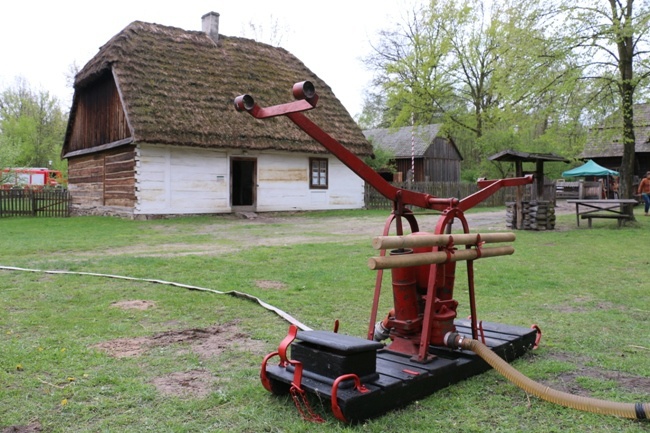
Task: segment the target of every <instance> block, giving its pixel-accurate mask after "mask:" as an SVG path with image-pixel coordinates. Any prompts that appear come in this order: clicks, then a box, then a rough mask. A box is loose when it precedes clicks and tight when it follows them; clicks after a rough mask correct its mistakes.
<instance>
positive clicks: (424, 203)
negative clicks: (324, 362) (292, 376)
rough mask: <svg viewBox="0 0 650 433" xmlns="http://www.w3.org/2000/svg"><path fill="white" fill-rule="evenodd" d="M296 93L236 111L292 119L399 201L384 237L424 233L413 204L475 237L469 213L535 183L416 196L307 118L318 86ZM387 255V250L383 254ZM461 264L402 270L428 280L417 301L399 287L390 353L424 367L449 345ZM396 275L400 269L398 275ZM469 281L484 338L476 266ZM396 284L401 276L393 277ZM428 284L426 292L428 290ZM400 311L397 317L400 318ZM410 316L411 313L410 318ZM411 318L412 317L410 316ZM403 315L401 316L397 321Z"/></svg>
mask: <svg viewBox="0 0 650 433" xmlns="http://www.w3.org/2000/svg"><path fill="white" fill-rule="evenodd" d="M293 94H294V97H296V99H297V100H296V101H294V102H290V103H286V104H281V105H275V106H272V107H266V108H262V107H260V106H258V105H257V104H256V103H255V101H254V100H253V98H252V97H251V96H249V95H242V96H239V97H237V98H236V99H235V101H234V102H235V108H236V109H237V110H238V111H247V112H248V113H249V114H251V115H252V116H253V117H255V118H257V119H266V118H269V117H276V116H286V117H288V118H289V119H290V120H291V121H292V122H293V123H294V124H296V126H298V127H299V128H300V129H302V130H303V131H304V132H305V133H306V134H307V135H309V136H310V137H312V138H313V139H314V140H316V141H318V142H319V143H320V144H321V145H322V146H323V147H325V148H326V149H327V150H328V151H330V152H331V153H332V154H333V155H334V156H336V157H337V158H338V159H339V160H340V161H341V162H342V163H343V164H345V165H346V166H347V167H348V168H349V169H350V170H352V171H353V172H354V173H356V174H357V175H358V176H359V177H361V178H362V179H363V180H364V181H365V182H367V183H369V184H370V185H371V186H372V187H373V188H375V189H376V190H377V191H378V192H379V193H380V194H382V195H383V196H384V197H386V198H388V199H389V200H391V201H393V211H392V213H391V215H390V216H389V218H388V219H387V221H386V224H385V226H384V231H383V235H384V236H385V235H388V233H389V231H390V228H391V225H392V223H393V222H395V225H396V234H397V235H403V222H402V219H405V220H406V221H407V222H408V224H409V225H410V228H411V233H414V234H415V233H417V232H419V227H418V223H417V221H416V219H415V216H414V215H413V213H412V211H411V210H410V209H408V208H406V206H407V205H411V206H417V207H420V208H424V209H434V210H438V211H441V212H442V214H441V215H440V218H439V219H438V223H437V225H436V227H435V231H434V234H445V233H451V227H452V224H453V223H454V222H455V221H456V220H458V221H460V224H461V225H462V229H463V232H464V233H469V225H468V223H467V220H466V219H465V215H464V212H465V211H467V210H468V209H471V208H472V207H474V206H476V205H477V204H479V203H480V202H482V201H483V200H485V199H487V198H488V197H489V196H491V195H492V194H494V193H495V192H497V191H498V190H499V189H501V188H502V187H509V186H518V185H525V184H529V183H532V182H533V177H532V176H530V175H529V176H525V177H517V178H509V179H498V180H480V181H479V182H478V186H479V188H480V190H479V191H477V192H476V193H474V194H472V195H470V196H468V197H465V198H463V199H461V200H459V199H457V198H438V197H435V196H432V195H430V194H425V193H420V192H415V191H410V190H406V189H400V188H397V187H395V186H393V185H391V184H390V183H388V182H387V181H386V180H384V179H383V178H382V177H381V176H380V175H379V174H378V173H377V172H375V171H374V170H373V169H372V168H370V167H369V166H368V165H366V164H365V163H364V162H363V161H362V160H361V159H359V157H357V156H356V155H355V154H353V153H352V152H350V151H349V150H348V149H346V148H345V147H344V146H343V145H342V144H341V143H339V142H338V141H336V140H335V139H334V138H332V137H331V136H330V135H329V134H327V133H326V132H324V131H323V130H322V129H321V128H320V127H318V126H317V125H316V124H315V123H314V122H312V121H311V120H310V119H309V118H307V117H306V116H305V115H304V114H302V112H304V111H308V110H311V109H313V108H315V107H316V104H317V102H318V95H317V94H316V91H315V89H314V86H313V85H312V84H311V83H310V82H309V81H304V82H301V83H296V84H295V85H294V86H293ZM466 248H474V249H476V250H477V253H478V255H479V257H480V248H481V242H480V240H479V241H478V242H477V243H476V245H467V246H466ZM428 251H444V252H446V253H447V255H448V257H449V258H451V257H452V255H453V254H454V251H455V246H454V244H453V241H452V242H450V243H449V245H446V246H443V247H432V248H431V249H429V250H428ZM380 254H381V255H382V256H384V255H385V254H386V251H385V250H382V251H381V252H380ZM455 270H456V263H455V262H453V261H451V260H448V262H447V263H442V264H434V265H431V266H427V267H425V269H424V270H423V269H420V270H415V268H413V267H410V268H403V269H400V270H398V271H397V273H398V278H397V279H398V280H400V279H401V280H404V281H408V282H409V283H408V284H407V286H408V285H409V284H410V281H412V279H413V278H415V279H419V280H423V281H424V282H420V284H419V285H418V287H417V288H416V289H415V291H416V292H418V293H417V296H415V297H414V296H413V292H414V290H413V287H410V286H409V287H408V288H406V289H404V286H403V284H402V283H398V284H395V285H394V287H393V299H394V303H395V308H394V309H393V310H391V311H392V313H393V316H391V315H390V314H389V316H388V317H387V318H386V319H385V321H386V322H387V323H388V325H389V327H390V328H392V329H391V334H390V337H391V339H392V343H391V345H390V346H389V347H388V349H389V350H393V351H396V352H398V353H402V354H404V355H408V356H412V359H413V360H415V361H419V362H427V361H428V360H430V359H431V358H432V356H431V355H429V354H428V349H429V345H438V346H442V345H444V341H443V338H444V335H445V334H446V333H447V332H450V331H454V330H455V327H454V319H455V318H456V306H457V305H458V302H456V301H455V300H454V299H453V287H454V281H455ZM394 271H395V270H394ZM467 276H468V282H469V297H470V309H471V314H472V316H471V317H472V319H471V325H472V334H473V336H474V338H477V337H478V335H479V329H478V326H477V314H476V302H475V294H474V268H473V261H472V260H470V261H468V262H467ZM382 278H383V271H381V270H379V271H378V272H377V279H376V284H375V293H374V297H373V303H372V310H371V314H370V324H369V327H368V339H372V338H373V334H374V325H375V322H376V320H377V309H378V306H379V297H380V292H381V284H382ZM393 279H394V280H395V276H394V277H393ZM425 285H426V287H425ZM395 311H397V313H394V312H395ZM405 312H406V313H405ZM404 314H409V315H411V316H412V317H404ZM395 315H397V317H395ZM280 355H281V357H282V354H280Z"/></svg>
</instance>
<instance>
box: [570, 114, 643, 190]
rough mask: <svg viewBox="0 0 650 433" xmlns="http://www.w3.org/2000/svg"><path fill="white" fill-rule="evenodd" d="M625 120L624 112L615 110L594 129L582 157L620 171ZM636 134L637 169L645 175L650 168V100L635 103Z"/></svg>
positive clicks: (635, 170)
mask: <svg viewBox="0 0 650 433" xmlns="http://www.w3.org/2000/svg"><path fill="white" fill-rule="evenodd" d="M621 122H622V121H621V117H620V115H618V114H615V115H612V116H611V117H610V118H609V119H607V120H606V121H605V122H604V123H603V125H602V126H600V127H599V128H596V129H594V130H592V131H591V133H590V136H589V139H588V141H587V144H586V145H585V148H584V151H583V152H582V154H581V155H580V157H581V158H584V159H592V160H593V161H594V162H596V163H597V164H599V165H602V166H603V167H606V168H609V169H612V170H616V171H620V168H621V161H622V159H623V141H622V133H621V128H622V127H621ZM634 135H635V139H636V141H635V143H634V150H635V152H634V156H635V167H634V173H635V174H636V175H637V176H639V177H641V178H642V177H644V176H645V173H646V172H647V171H650V104H636V105H634Z"/></svg>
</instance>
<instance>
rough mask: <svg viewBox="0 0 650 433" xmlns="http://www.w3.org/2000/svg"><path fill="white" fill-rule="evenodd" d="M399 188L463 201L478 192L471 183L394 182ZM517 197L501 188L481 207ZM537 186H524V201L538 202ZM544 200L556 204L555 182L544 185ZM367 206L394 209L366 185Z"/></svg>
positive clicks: (496, 205) (498, 203) (503, 204)
mask: <svg viewBox="0 0 650 433" xmlns="http://www.w3.org/2000/svg"><path fill="white" fill-rule="evenodd" d="M392 185H394V186H395V187H397V188H403V189H409V190H411V191H417V192H423V193H426V194H431V195H432V196H435V197H442V198H447V197H455V198H458V199H463V198H465V197H467V196H469V195H472V194H474V193H475V192H476V191H478V186H477V185H476V184H475V183H471V182H393V183H392ZM515 195H516V189H515V188H501V189H500V190H498V191H497V192H496V193H495V194H493V195H491V196H490V197H488V198H487V199H486V200H485V201H483V202H481V203H480V204H479V205H478V206H480V207H499V206H505V204H506V202H508V201H514V200H515ZM536 196H537V194H536V190H535V185H534V184H530V185H525V186H524V195H523V197H522V198H523V199H524V200H537V199H538V198H537V197H536ZM543 199H544V200H547V201H551V202H555V182H554V181H548V180H547V181H546V182H545V183H544V197H543ZM365 204H366V208H367V209H392V206H393V203H392V202H391V201H390V200H388V199H387V198H385V197H384V196H382V195H381V194H379V193H378V192H377V190H375V189H374V188H372V187H371V186H370V185H368V184H366V188H365Z"/></svg>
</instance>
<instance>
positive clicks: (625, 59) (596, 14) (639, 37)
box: [556, 0, 650, 217]
mask: <svg viewBox="0 0 650 433" xmlns="http://www.w3.org/2000/svg"><path fill="white" fill-rule="evenodd" d="M556 10H557V14H556V16H559V17H562V18H563V19H564V21H565V23H566V25H565V26H563V27H560V28H558V29H557V30H558V31H557V33H558V34H559V35H560V36H561V39H560V38H559V39H560V40H562V41H564V43H565V44H566V45H567V46H568V47H569V48H570V49H571V51H572V52H573V53H574V54H575V55H576V59H577V62H578V65H579V67H580V68H581V70H582V79H583V80H585V81H588V82H589V85H590V90H591V91H590V92H589V97H590V98H591V100H592V101H593V104H594V105H595V106H598V107H608V108H609V107H613V108H615V109H616V111H617V112H616V113H615V115H617V116H618V118H619V119H620V129H619V131H620V132H621V136H622V138H623V140H622V141H623V158H622V163H621V167H620V173H621V182H620V186H619V188H620V189H619V191H620V194H621V197H623V198H631V197H632V196H633V194H634V190H633V188H632V183H633V176H634V167H635V148H634V143H635V132H634V120H633V119H634V102H635V100H636V99H637V98H638V97H639V96H641V97H643V96H647V89H648V79H649V78H650V61H649V59H648V54H649V53H650V5H649V4H648V2H646V1H638V0H637V1H635V0H583V1H581V2H576V3H573V2H571V3H568V2H566V3H562V4H560V5H559V7H556ZM609 113H611V110H610V112H609ZM605 114H608V113H607V112H606V113H605ZM628 213H629V215H630V216H631V217H633V213H632V208H631V207H630V208H629V209H628Z"/></svg>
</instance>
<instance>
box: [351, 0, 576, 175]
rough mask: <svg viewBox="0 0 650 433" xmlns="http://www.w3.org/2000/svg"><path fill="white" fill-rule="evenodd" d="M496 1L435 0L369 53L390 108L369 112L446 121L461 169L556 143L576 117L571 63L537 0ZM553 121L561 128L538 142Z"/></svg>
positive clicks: (394, 122)
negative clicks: (461, 161) (551, 36)
mask: <svg viewBox="0 0 650 433" xmlns="http://www.w3.org/2000/svg"><path fill="white" fill-rule="evenodd" d="M490 5H491V6H490V7H489V8H488V7H487V6H486V5H485V3H484V2H482V1H480V0H463V1H460V2H458V1H452V0H439V1H432V2H430V3H429V4H428V5H427V6H426V7H424V8H422V9H419V10H414V11H413V12H412V13H410V14H409V15H408V16H407V21H406V23H404V24H402V25H401V26H399V27H398V28H397V29H394V30H391V31H383V32H382V33H381V34H380V38H381V39H380V43H379V44H378V45H377V46H376V47H375V53H374V54H373V55H372V56H371V57H369V58H368V59H367V64H368V66H370V67H371V69H373V70H374V71H375V72H376V79H375V81H374V85H375V88H378V89H381V90H380V91H381V92H383V95H384V97H383V101H384V102H385V104H386V107H385V108H384V109H383V110H382V109H378V108H377V106H376V104H373V105H372V106H370V105H368V106H367V107H368V108H369V109H368V110H367V111H366V110H364V113H365V114H367V113H370V112H372V113H374V114H375V118H376V113H381V114H382V115H383V116H384V117H383V119H382V122H383V123H384V124H389V125H391V126H404V125H407V124H410V120H411V118H413V119H415V122H416V123H418V124H426V123H440V122H444V123H445V125H446V129H447V133H448V134H450V135H451V136H453V137H454V140H455V142H456V144H457V145H458V146H459V148H460V151H461V153H462V154H463V156H464V167H468V166H469V168H472V169H479V170H480V171H486V170H487V171H490V170H491V169H490V167H489V166H488V164H487V163H486V161H485V157H486V156H488V155H490V154H491V153H495V152H498V151H500V150H503V149H504V148H506V147H512V148H515V149H517V148H522V147H528V148H530V147H532V146H534V145H538V144H539V143H542V144H544V145H550V144H551V143H550V140H552V139H554V137H560V136H561V134H560V135H558V134H557V130H558V129H566V128H567V127H569V128H575V127H576V125H577V124H576V122H575V119H576V118H577V117H579V115H578V114H576V113H573V112H571V111H570V110H569V109H568V108H567V107H572V105H571V104H569V103H568V102H572V99H571V97H570V95H571V94H572V92H574V88H573V87H572V86H575V82H576V81H575V80H572V79H571V78H573V75H572V74H575V72H573V71H574V68H573V67H572V64H571V62H570V58H568V57H567V54H566V49H565V50H561V49H560V47H559V46H553V45H552V44H551V43H550V41H549V40H548V39H547V38H546V32H547V30H546V27H547V26H548V25H549V21H551V18H549V16H548V14H546V15H545V11H544V9H542V8H541V7H540V5H539V3H537V2H535V1H533V0H530V1H524V2H522V1H517V2H514V1H500V2H497V1H495V2H492V3H491V4H490ZM370 108H372V110H370ZM578 113H579V111H578ZM362 116H363V115H362ZM551 127H552V128H554V130H555V134H554V135H553V136H550V137H546V138H545V139H544V140H541V141H540V138H542V137H543V136H544V134H545V133H546V132H547V130H549V128H551ZM551 147H554V146H551ZM493 168H494V167H493ZM493 168H492V169H493ZM496 169H497V171H498V172H499V174H501V173H502V172H503V169H502V168H501V167H496Z"/></svg>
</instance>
